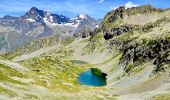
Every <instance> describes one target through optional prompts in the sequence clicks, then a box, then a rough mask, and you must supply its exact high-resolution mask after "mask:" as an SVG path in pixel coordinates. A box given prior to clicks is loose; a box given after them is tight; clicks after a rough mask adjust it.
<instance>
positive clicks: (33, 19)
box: [26, 18, 35, 22]
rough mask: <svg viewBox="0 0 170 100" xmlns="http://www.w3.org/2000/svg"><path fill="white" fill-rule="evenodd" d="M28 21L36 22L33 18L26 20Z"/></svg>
mask: <svg viewBox="0 0 170 100" xmlns="http://www.w3.org/2000/svg"><path fill="white" fill-rule="evenodd" d="M26 20H27V21H29V22H35V20H34V19H31V18H29V19H26Z"/></svg>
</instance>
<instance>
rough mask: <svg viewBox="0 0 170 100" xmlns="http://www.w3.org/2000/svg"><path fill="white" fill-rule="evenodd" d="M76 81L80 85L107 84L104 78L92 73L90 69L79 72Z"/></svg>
mask: <svg viewBox="0 0 170 100" xmlns="http://www.w3.org/2000/svg"><path fill="white" fill-rule="evenodd" d="M78 82H79V83H80V84H81V85H89V86H105V85H106V84H107V83H106V79H102V78H100V77H98V76H96V75H94V74H93V73H92V72H91V70H88V71H86V72H83V73H81V74H79V77H78Z"/></svg>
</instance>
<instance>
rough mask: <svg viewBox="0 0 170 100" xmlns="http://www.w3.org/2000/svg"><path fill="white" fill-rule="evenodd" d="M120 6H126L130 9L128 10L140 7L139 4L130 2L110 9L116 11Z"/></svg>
mask: <svg viewBox="0 0 170 100" xmlns="http://www.w3.org/2000/svg"><path fill="white" fill-rule="evenodd" d="M120 6H125V9H128V8H132V7H137V6H139V4H135V3H133V2H131V1H129V2H127V3H125V4H124V5H118V6H116V7H110V9H113V10H115V9H117V8H119V7H120Z"/></svg>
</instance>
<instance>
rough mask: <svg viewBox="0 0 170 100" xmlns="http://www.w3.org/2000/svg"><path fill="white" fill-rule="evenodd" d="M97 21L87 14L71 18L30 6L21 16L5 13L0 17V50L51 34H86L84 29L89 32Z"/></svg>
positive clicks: (80, 35) (95, 25)
mask: <svg viewBox="0 0 170 100" xmlns="http://www.w3.org/2000/svg"><path fill="white" fill-rule="evenodd" d="M99 22H100V21H99V20H95V19H94V18H91V17H90V16H88V15H83V14H78V15H77V16H76V17H75V18H72V19H71V18H69V17H66V16H63V15H58V14H52V13H49V12H47V11H43V10H39V9H38V8H36V7H32V8H31V9H30V10H29V11H28V12H26V14H25V15H23V16H21V17H12V16H9V15H6V16H4V17H3V18H0V46H1V47H0V51H1V52H4V51H6V50H11V49H13V48H17V47H20V46H22V45H23V44H25V43H27V42H30V41H32V40H35V39H37V38H42V37H45V36H49V35H53V34H60V35H62V36H64V35H73V34H74V36H76V37H83V36H88V35H89V34H87V33H84V31H88V32H90V31H91V30H93V29H94V28H96V27H97V26H98V25H99ZM82 34H86V35H82Z"/></svg>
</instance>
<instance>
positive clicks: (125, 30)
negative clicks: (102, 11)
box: [0, 5, 170, 100]
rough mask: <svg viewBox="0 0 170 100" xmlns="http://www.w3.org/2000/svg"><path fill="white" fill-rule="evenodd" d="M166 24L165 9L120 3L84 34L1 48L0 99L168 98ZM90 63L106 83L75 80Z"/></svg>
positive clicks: (169, 22) (169, 14)
mask: <svg viewBox="0 0 170 100" xmlns="http://www.w3.org/2000/svg"><path fill="white" fill-rule="evenodd" d="M146 19H147V20H146ZM169 26H170V10H169V9H157V8H154V7H152V6H150V5H144V6H139V7H133V8H128V9H125V7H123V6H122V7H119V8H118V9H116V10H113V11H111V12H109V13H108V14H107V15H106V16H105V18H104V19H103V20H102V22H101V24H100V25H99V27H98V28H97V29H95V30H93V31H91V32H90V36H89V37H86V38H83V39H79V38H73V37H63V38H64V39H61V38H59V36H57V35H55V37H54V36H51V37H44V38H43V39H40V40H36V41H34V42H31V43H29V44H28V45H26V46H25V47H22V48H19V49H17V50H16V51H15V52H8V53H5V54H3V55H1V58H0V59H1V60H0V64H1V66H0V72H1V73H0V75H1V82H0V93H1V94H0V98H1V99H26V100H27V99H28V100H30V99H35V100H36V99H38V100H43V99H49V100H53V99H57V100H62V99H63V98H64V99H65V100H70V99H72V100H80V99H82V98H83V99H84V100H103V99H106V100H117V99H118V100H169V99H170V96H169V95H170V91H169V90H170V78H169V75H170V28H169ZM87 33H88V32H87ZM85 36H86V35H85ZM83 37H84V36H83ZM60 39H61V40H60ZM75 60H76V61H81V62H86V64H80V63H76V62H73V61H75ZM89 68H99V69H101V70H102V71H103V72H105V73H107V85H106V86H103V87H91V86H86V85H80V84H79V83H78V81H77V77H78V75H79V74H80V73H81V72H84V71H86V70H88V69H89Z"/></svg>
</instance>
